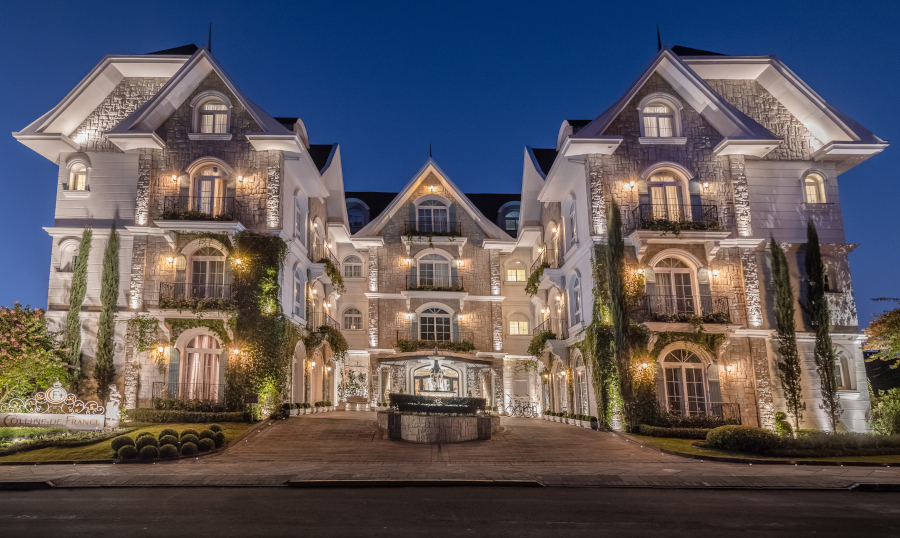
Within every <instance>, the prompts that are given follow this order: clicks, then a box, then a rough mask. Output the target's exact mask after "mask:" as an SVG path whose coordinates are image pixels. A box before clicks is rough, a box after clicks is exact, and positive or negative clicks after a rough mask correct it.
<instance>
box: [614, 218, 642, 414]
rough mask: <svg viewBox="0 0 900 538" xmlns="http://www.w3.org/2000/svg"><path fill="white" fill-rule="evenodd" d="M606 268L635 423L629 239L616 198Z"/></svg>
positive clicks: (621, 375) (622, 377)
mask: <svg viewBox="0 0 900 538" xmlns="http://www.w3.org/2000/svg"><path fill="white" fill-rule="evenodd" d="M607 226H608V232H607V238H608V239H607V247H606V269H607V286H608V288H609V299H610V300H609V307H610V318H611V320H612V326H613V344H614V345H615V353H616V369H617V374H618V379H619V392H620V396H621V397H622V402H623V403H624V407H625V421H626V423H627V424H628V425H629V426H631V427H636V426H637V424H635V423H634V412H635V410H634V389H633V387H632V380H631V350H630V349H629V346H628V341H629V339H628V330H629V323H628V297H627V290H626V287H627V282H626V279H625V241H624V239H623V238H622V215H621V213H619V204H617V203H616V202H615V201H613V202H612V203H611V204H610V206H609V216H608V218H607Z"/></svg>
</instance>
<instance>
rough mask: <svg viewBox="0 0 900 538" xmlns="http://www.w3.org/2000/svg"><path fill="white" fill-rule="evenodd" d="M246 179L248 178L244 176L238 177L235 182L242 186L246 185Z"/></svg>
mask: <svg viewBox="0 0 900 538" xmlns="http://www.w3.org/2000/svg"><path fill="white" fill-rule="evenodd" d="M247 179H248V178H247V177H246V176H238V179H237V180H238V183H240V184H242V185H243V184H245V183H247Z"/></svg>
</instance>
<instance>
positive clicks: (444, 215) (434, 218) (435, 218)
mask: <svg viewBox="0 0 900 538" xmlns="http://www.w3.org/2000/svg"><path fill="white" fill-rule="evenodd" d="M416 210H417V213H416V215H417V219H418V220H417V222H416V224H417V226H418V228H417V229H418V231H420V232H449V231H450V212H449V209H448V208H447V204H446V203H444V202H442V201H440V200H425V201H423V202H421V203H420V204H418V206H417V208H416Z"/></svg>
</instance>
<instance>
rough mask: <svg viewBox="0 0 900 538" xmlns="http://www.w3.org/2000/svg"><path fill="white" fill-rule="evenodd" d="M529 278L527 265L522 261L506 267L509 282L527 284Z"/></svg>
mask: <svg viewBox="0 0 900 538" xmlns="http://www.w3.org/2000/svg"><path fill="white" fill-rule="evenodd" d="M526 280H527V277H526V276H525V264H524V263H522V262H521V261H514V262H512V263H511V264H509V265H508V266H506V281H507V282H525V281H526Z"/></svg>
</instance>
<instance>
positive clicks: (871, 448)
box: [702, 426, 900, 458]
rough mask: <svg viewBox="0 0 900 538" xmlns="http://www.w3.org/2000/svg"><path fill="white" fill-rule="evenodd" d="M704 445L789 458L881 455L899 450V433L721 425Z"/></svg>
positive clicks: (899, 452) (711, 433)
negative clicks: (788, 433)
mask: <svg viewBox="0 0 900 538" xmlns="http://www.w3.org/2000/svg"><path fill="white" fill-rule="evenodd" d="M798 434H800V432H798ZM702 446H704V447H708V448H716V449H719V450H727V451H731V452H749V453H753V454H764V455H767V456H776V457H786V458H819V457H824V458H828V457H842V456H882V455H890V454H900V435H873V434H867V433H826V432H805V431H804V432H803V433H802V434H800V435H798V437H796V438H793V437H780V436H778V435H776V434H775V433H772V432H770V431H768V430H764V429H762V428H752V427H749V426H721V427H719V428H715V429H713V430H711V431H710V432H709V433H708V434H707V436H706V442H705V443H703V444H702Z"/></svg>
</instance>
